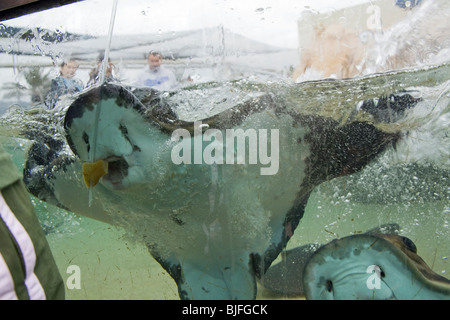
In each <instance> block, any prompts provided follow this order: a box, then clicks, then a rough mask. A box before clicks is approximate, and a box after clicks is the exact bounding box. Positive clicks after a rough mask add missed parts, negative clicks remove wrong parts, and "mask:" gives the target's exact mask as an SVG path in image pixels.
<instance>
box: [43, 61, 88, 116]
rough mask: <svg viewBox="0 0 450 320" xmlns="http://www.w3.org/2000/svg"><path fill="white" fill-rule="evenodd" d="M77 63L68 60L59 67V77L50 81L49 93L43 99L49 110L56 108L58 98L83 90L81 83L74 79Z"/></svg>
mask: <svg viewBox="0 0 450 320" xmlns="http://www.w3.org/2000/svg"><path fill="white" fill-rule="evenodd" d="M78 66H79V64H78V62H77V61H76V60H75V59H70V60H69V61H68V62H63V63H62V64H61V66H60V75H59V76H58V77H56V78H55V79H53V80H52V84H51V88H50V91H49V92H48V93H47V95H46V97H45V105H46V106H47V107H48V108H49V109H53V108H54V107H55V106H56V103H57V102H58V100H59V98H60V97H61V96H63V95H66V94H75V93H77V92H80V91H82V90H83V88H84V86H83V82H82V81H81V80H79V79H77V78H75V73H76V72H77V69H78Z"/></svg>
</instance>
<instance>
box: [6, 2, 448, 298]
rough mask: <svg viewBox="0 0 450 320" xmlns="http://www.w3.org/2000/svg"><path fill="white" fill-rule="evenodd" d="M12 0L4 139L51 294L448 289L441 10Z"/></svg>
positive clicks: (412, 292) (381, 5)
mask: <svg viewBox="0 0 450 320" xmlns="http://www.w3.org/2000/svg"><path fill="white" fill-rule="evenodd" d="M24 8H28V9H29V10H24ZM6 9H7V8H2V10H6ZM40 9H45V10H42V11H41V10H40ZM9 10H10V11H3V12H4V13H5V12H6V13H8V14H9V15H10V16H8V18H7V19H4V20H3V21H1V22H0V71H1V75H2V77H1V79H0V82H1V83H0V88H1V89H0V112H1V117H0V139H1V142H2V145H3V147H4V148H5V149H6V150H7V151H8V152H9V153H10V154H12V156H13V160H14V161H15V163H16V165H17V167H18V168H19V169H20V170H24V171H23V173H24V179H25V183H26V185H27V188H28V190H29V192H30V198H31V200H32V203H33V205H34V208H35V210H36V213H37V215H38V218H39V221H40V223H41V227H42V228H43V229H44V231H45V233H46V237H47V240H48V242H49V244H50V247H51V249H52V252H53V255H54V257H55V260H56V263H57V265H58V267H59V270H60V273H61V275H62V278H63V280H64V282H65V285H66V298H67V299H168V300H172V299H180V298H192V299H230V298H243V299H251V298H256V299H305V296H306V298H308V299H320V298H336V299H338V298H348V297H356V298H376V299H378V298H380V299H384V298H400V299H416V298H424V299H426V298H432V299H433V298H436V299H441V298H447V299H448V298H449V293H450V286H449V283H448V280H446V279H447V278H448V273H449V271H450V270H449V265H448V256H449V255H450V248H449V243H450V232H449V231H450V230H449V219H450V193H449V191H450V184H449V181H450V163H449V150H450V141H449V132H448V128H449V121H450V120H449V110H450V109H449V98H450V96H449V88H450V87H449V86H450V82H449V78H450V70H449V68H450V67H449V64H448V63H449V59H450V55H449V49H450V38H449V37H448V30H449V27H450V26H449V21H450V19H448V15H449V14H450V4H449V3H448V1H444V0H422V1H403V0H402V1H400V0H397V1H396V0H378V1H364V0H360V1H356V0H355V1H351V0H348V1H308V0H298V1H293V0H292V1H259V0H252V1H234V0H215V1H204V0H192V1H177V0H173V1H158V0H155V1H141V0H127V1H125V0H118V1H113V0H85V1H78V2H74V3H71V4H67V5H63V6H59V7H55V8H42V7H41V8H39V6H35V7H22V10H24V11H23V14H22V11H11V10H21V9H20V7H19V8H15V9H9ZM14 12H16V14H14ZM11 16H14V18H10V17H11ZM99 163H100V164H99ZM102 166H104V167H105V168H106V169H105V170H104V171H103V167H102ZM83 179H84V180H83ZM36 181H39V183H37V182H36ZM85 182H86V183H85ZM367 232H369V235H370V237H374V238H370V239H372V240H373V242H372V244H373V243H375V242H377V243H381V251H376V250H372V245H369V246H367V245H366V244H365V242H364V241H365V239H366V238H364V237H365V236H367V235H368V234H367ZM386 234H388V235H389V236H386ZM343 238H345V239H346V241H347V240H348V241H347V242H334V243H335V245H336V248H335V249H333V250H331V252H334V253H329V252H328V251H325V250H321V251H318V250H319V248H324V247H321V246H324V245H326V244H329V243H330V242H332V241H333V240H335V239H343ZM374 239H375V240H374ZM393 239H394V240H393ZM396 241H397V242H396ZM399 243H400V244H399ZM326 248H328V247H326ZM338 248H341V249H339V250H338ZM356 250H362V251H364V252H366V251H368V252H369V253H368V256H367V257H366V256H364V254H361V255H359V256H358V255H353V254H351V252H356ZM342 252H344V253H342ZM319 255H323V256H320V259H322V260H320V259H319V258H317V257H319ZM337 255H341V256H339V258H337V259H339V261H340V263H342V264H337V263H335V266H336V267H332V266H328V265H326V261H329V260H328V259H332V257H333V256H337ZM363 256H364V258H361V259H362V260H361V259H359V258H360V257H363ZM419 257H420V258H419ZM314 258H317V259H318V260H320V261H322V262H323V261H325V262H323V263H322V262H320V263H319V262H317V261H318V260H315V259H314ZM358 259H359V260H358ZM418 259H419V260H420V259H423V263H424V264H426V265H427V266H428V267H429V268H430V269H431V271H430V272H429V274H433V277H431V278H432V279H431V278H430V277H427V276H424V275H423V272H422V271H420V270H423V267H422V269H421V267H418V265H420V263H418V262H417V261H418ZM329 263H331V264H333V263H334V262H329ZM374 265H375V266H380V268H381V270H382V272H381V273H380V272H379V273H377V272H375V271H373V272H372V271H370V270H372V269H370V268H369V267H371V266H374ZM422 266H423V265H422ZM319 267H320V268H322V269H320V268H319ZM368 268H369V269H370V270H369V269H368ZM333 269H339V270H337V271H336V270H333ZM374 270H375V269H374ZM377 270H378V269H377ZM336 272H338V273H339V274H340V276H339V275H336V274H335V273H336ZM400 274H408V275H409V274H410V277H413V279H414V280H417V282H418V283H419V284H420V286H422V287H424V288H426V290H428V291H427V293H426V294H422V293H417V291H419V292H421V290H420V289H417V288H416V287H413V286H408V285H407V284H405V282H401V281H402V280H398V281H400V282H399V283H396V284H395V286H394V285H393V284H392V282H391V281H393V280H392V278H395V279H397V278H399V276H398V275H400ZM321 277H322V278H323V279H327V277H329V278H330V279H332V280H327V281H326V282H324V283H321V282H320V281H321V280H320V279H321ZM343 279H344V280H343ZM370 281H371V282H370ZM405 281H406V280H405ZM413 282H414V281H413ZM380 283H381V287H377V285H380ZM321 286H323V290H322V289H321ZM384 286H386V287H390V288H391V289H390V290H391V291H389V292H388V293H386V290H385V287H384ZM349 287H351V288H353V290H354V292H353V291H352V289H351V288H350V289H349ZM400 287H401V288H402V289H399V288H400ZM217 288H220V289H217ZM314 288H316V289H317V290H319V293H317V292H316V291H317V290H315V289H314ZM426 290H423V291H426ZM436 292H437V293H436Z"/></svg>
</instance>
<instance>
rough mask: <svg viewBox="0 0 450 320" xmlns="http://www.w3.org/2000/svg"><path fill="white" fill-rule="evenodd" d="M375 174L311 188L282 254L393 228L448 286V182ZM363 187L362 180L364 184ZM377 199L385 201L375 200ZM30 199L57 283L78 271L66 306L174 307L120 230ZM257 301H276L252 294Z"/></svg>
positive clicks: (164, 284) (171, 287)
mask: <svg viewBox="0 0 450 320" xmlns="http://www.w3.org/2000/svg"><path fill="white" fill-rule="evenodd" d="M2 143H3V145H4V146H5V148H6V150H7V151H8V152H9V153H10V154H12V156H13V160H14V161H15V163H16V164H17V166H18V168H19V169H20V170H21V168H22V166H23V154H24V152H23V149H24V148H25V147H26V146H25V145H20V144H19V143H17V141H15V140H8V141H3V142H2ZM379 168H380V165H379V164H377V163H375V164H374V165H373V166H371V167H369V168H368V169H366V170H365V171H363V172H361V173H360V174H358V175H354V176H351V177H345V178H339V179H335V180H334V181H331V182H327V183H325V184H322V185H321V186H319V187H318V188H317V189H316V190H315V192H314V193H313V194H312V196H311V198H310V199H309V202H308V206H307V208H306V212H305V215H304V217H303V219H302V220H301V221H300V224H299V226H298V228H297V229H296V231H295V234H294V237H293V238H292V239H291V241H290V242H289V244H288V247H287V249H291V248H294V247H296V246H300V245H304V244H308V243H317V244H325V243H328V242H329V241H331V240H332V239H334V238H337V237H344V236H347V235H350V234H358V233H362V232H365V231H367V230H369V229H372V228H374V227H376V226H379V225H382V224H386V223H397V224H398V225H399V226H400V228H401V229H400V234H401V235H403V236H406V237H408V238H410V239H411V240H413V242H414V243H415V244H416V246H417V248H418V254H419V256H421V257H422V258H423V259H424V261H425V262H426V263H427V264H428V265H429V266H430V267H431V268H432V269H433V270H434V271H435V272H436V273H437V274H440V275H443V276H445V277H447V278H448V277H449V276H448V274H449V272H450V267H449V261H448V257H449V256H450V246H449V244H450V232H449V228H450V226H449V220H450V195H449V184H448V180H446V177H445V176H442V175H440V176H438V178H436V177H434V178H433V177H429V179H431V181H435V182H436V183H435V184H437V186H436V185H431V184H430V182H429V181H427V179H425V177H426V175H425V176H420V175H419V174H418V173H419V172H421V171H423V170H422V169H421V168H419V169H417V171H414V172H411V176H412V178H411V180H410V181H406V180H405V179H404V177H403V180H402V181H397V182H396V183H395V184H393V182H392V181H391V180H390V179H388V178H387V177H388V176H389V175H390V174H391V175H392V173H393V172H394V173H395V172H396V170H398V169H395V170H392V171H388V172H384V173H385V175H384V176H382V177H381V178H380V177H379V176H373V173H372V172H370V171H375V172H377V170H378V171H379ZM385 170H386V169H385ZM414 173H415V174H414ZM435 174H436V172H435ZM437 174H438V173H437ZM406 176H408V177H409V176H410V175H406ZM418 176H419V177H418ZM377 177H378V178H379V179H381V180H380V181H385V185H384V186H382V188H381V189H374V188H373V183H374V180H375V179H377ZM414 177H415V178H416V179H414ZM364 179H366V180H367V181H366V182H365V183H364ZM411 181H412V182H411ZM427 185H429V188H428V187H427ZM364 186H366V187H367V189H364ZM389 188H391V190H392V192H389ZM394 188H397V189H398V188H400V190H401V191H400V192H398V191H397V192H398V194H399V195H404V196H400V197H399V199H398V201H393V200H392V199H393V198H392V195H393V194H394ZM430 188H433V192H432V193H431V195H430V192H428V191H429V189H430ZM402 190H404V191H402ZM383 192H384V193H385V194H390V195H391V197H390V198H389V197H387V196H383ZM386 192H387V193H386ZM361 195H367V197H362V196H361ZM370 195H372V198H373V197H375V196H377V197H378V200H379V199H380V198H381V199H383V197H384V198H386V201H385V202H384V203H383V202H380V201H372V202H368V201H367V199H368V198H371V196H370ZM31 199H32V202H33V204H34V207H35V209H36V213H37V215H38V217H39V219H40V221H41V223H42V226H43V228H44V230H46V231H47V232H48V235H47V239H48V241H49V244H50V246H51V248H52V252H53V254H54V257H55V260H56V262H57V265H58V267H59V270H60V272H61V275H62V276H63V279H64V280H65V281H66V282H70V281H71V278H70V276H71V272H68V271H70V269H69V270H68V268H69V266H73V265H76V266H78V267H79V268H80V272H81V274H80V279H79V280H80V282H79V283H80V288H79V289H78V288H70V284H67V285H66V297H67V299H178V292H177V288H176V285H175V282H174V281H173V280H172V279H171V278H170V276H169V275H168V274H167V272H166V271H165V270H163V269H162V268H161V267H160V266H159V264H158V263H157V262H156V261H155V260H154V259H153V258H152V257H151V256H150V254H149V253H148V251H147V249H146V248H145V246H144V245H143V244H141V243H138V242H136V241H134V240H133V239H132V238H131V237H129V236H128V235H127V233H126V232H125V231H124V230H122V229H120V228H116V227H112V226H109V225H107V224H105V223H102V222H98V221H95V220H92V219H89V218H85V217H80V216H76V215H75V214H72V213H70V212H66V211H64V210H62V209H58V208H55V207H53V206H50V205H47V204H46V203H44V202H42V201H40V200H38V199H36V198H33V197H31ZM388 199H389V201H388ZM276 262H277V261H275V262H274V263H276ZM258 298H259V299H272V298H276V299H279V298H283V297H279V296H276V295H272V294H271V293H270V292H268V290H260V292H259V293H258Z"/></svg>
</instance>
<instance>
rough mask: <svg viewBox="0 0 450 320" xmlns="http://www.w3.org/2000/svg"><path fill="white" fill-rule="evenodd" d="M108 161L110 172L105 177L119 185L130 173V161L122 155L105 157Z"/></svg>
mask: <svg viewBox="0 0 450 320" xmlns="http://www.w3.org/2000/svg"><path fill="white" fill-rule="evenodd" d="M105 161H107V162H108V173H107V174H106V175H104V176H103V179H105V180H107V181H109V182H110V183H111V184H113V185H119V184H121V183H122V180H123V179H124V178H125V177H126V176H127V175H128V168H129V165H128V162H127V161H126V160H125V159H124V158H122V157H116V156H115V157H110V158H107V159H105Z"/></svg>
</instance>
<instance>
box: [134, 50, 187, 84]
mask: <svg viewBox="0 0 450 320" xmlns="http://www.w3.org/2000/svg"><path fill="white" fill-rule="evenodd" d="M162 60H163V57H162V55H161V53H159V52H155V51H151V52H150V53H149V54H148V57H147V62H148V65H147V66H145V68H144V70H143V71H142V72H141V73H140V74H139V75H138V77H137V80H136V82H135V85H136V86H144V87H152V88H153V89H156V90H159V91H172V90H176V89H178V87H179V84H178V81H177V79H176V77H175V74H174V73H173V72H172V71H170V70H169V69H167V68H165V67H164V66H163V65H162Z"/></svg>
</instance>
